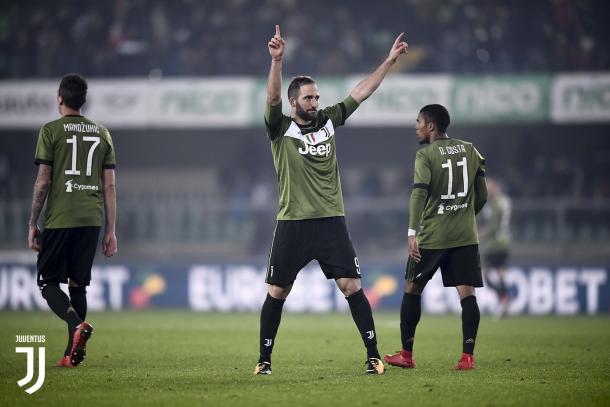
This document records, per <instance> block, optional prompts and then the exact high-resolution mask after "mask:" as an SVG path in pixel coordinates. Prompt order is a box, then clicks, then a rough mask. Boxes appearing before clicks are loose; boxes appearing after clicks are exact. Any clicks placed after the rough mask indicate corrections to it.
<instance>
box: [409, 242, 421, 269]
mask: <svg viewBox="0 0 610 407" xmlns="http://www.w3.org/2000/svg"><path fill="white" fill-rule="evenodd" d="M409 257H412V258H413V260H414V261H415V263H419V262H420V260H421V254H420V253H419V243H417V237H415V236H409Z"/></svg>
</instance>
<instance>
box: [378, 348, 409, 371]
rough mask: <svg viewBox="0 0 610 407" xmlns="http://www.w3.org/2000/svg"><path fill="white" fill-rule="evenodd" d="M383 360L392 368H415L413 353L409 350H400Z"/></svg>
mask: <svg viewBox="0 0 610 407" xmlns="http://www.w3.org/2000/svg"><path fill="white" fill-rule="evenodd" d="M383 360H385V361H386V362H388V364H390V365H392V366H398V367H405V368H407V369H412V368H414V367H415V359H413V352H412V351H408V350H400V351H398V352H396V353H395V354H393V355H385V356H384V357H383Z"/></svg>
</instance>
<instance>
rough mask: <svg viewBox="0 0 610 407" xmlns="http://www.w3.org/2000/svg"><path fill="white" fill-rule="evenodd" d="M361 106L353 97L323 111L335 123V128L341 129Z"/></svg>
mask: <svg viewBox="0 0 610 407" xmlns="http://www.w3.org/2000/svg"><path fill="white" fill-rule="evenodd" d="M358 106H359V104H358V102H356V101H355V100H354V98H353V97H351V96H348V97H346V98H345V100H344V101H343V102H339V103H337V104H336V105H333V106H329V107H327V108H325V109H324V110H323V112H324V113H325V114H326V115H327V116H328V118H329V119H330V120H331V121H332V122H333V126H334V127H339V126H342V125H344V124H345V121H346V120H347V118H348V117H350V115H351V114H352V113H354V111H355V110H356V109H357V108H358Z"/></svg>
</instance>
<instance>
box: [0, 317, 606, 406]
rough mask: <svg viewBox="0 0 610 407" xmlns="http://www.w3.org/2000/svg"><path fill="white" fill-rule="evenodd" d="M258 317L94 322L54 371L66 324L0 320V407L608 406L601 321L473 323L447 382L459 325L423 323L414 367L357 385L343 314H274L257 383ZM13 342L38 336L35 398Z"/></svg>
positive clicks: (383, 346) (360, 366)
mask: <svg viewBox="0 0 610 407" xmlns="http://www.w3.org/2000/svg"><path fill="white" fill-rule="evenodd" d="M375 317H376V324H377V332H378V337H379V350H380V351H381V352H382V353H390V352H393V351H395V350H397V349H399V348H400V337H399V328H398V326H399V321H398V312H392V313H379V312H377V313H375ZM258 318H259V316H258V314H201V313H191V312H187V311H156V312H152V311H146V312H120V313H118V312H107V313H91V314H90V316H89V318H88V319H89V320H90V321H91V322H92V324H93V325H94V328H95V333H94V336H93V338H92V339H91V341H90V342H89V345H88V348H87V349H88V352H87V353H88V355H87V359H86V360H85V362H84V363H83V365H81V366H79V367H78V368H76V369H60V368H54V367H52V366H53V364H54V363H55V361H56V360H57V359H59V357H60V355H61V354H62V352H63V349H64V346H65V335H66V333H65V327H64V325H63V322H61V321H60V320H58V319H57V317H55V316H54V315H53V314H51V313H43V312H0V326H1V331H0V332H1V333H0V347H1V349H2V350H1V352H0V405H1V406H18V405H44V406H49V407H50V406H62V407H65V406H72V405H77V404H78V405H83V406H87V407H90V406H98V405H101V406H113V407H117V406H126V405H129V406H132V405H133V406H150V405H155V406H172V407H176V406H316V407H320V406H350V407H352V406H398V405H400V406H420V405H436V406H438V405H464V406H480V405H484V406H500V405H570V406H574V405H583V406H584V405H586V406H591V405H600V406H601V405H605V406H607V405H610V349H609V345H610V319H609V318H607V317H577V318H576V317H573V318H560V317H518V318H512V319H507V320H503V321H494V320H492V319H491V318H490V317H483V319H482V320H481V325H480V328H479V335H478V341H477V342H478V343H477V347H476V354H475V355H476V363H477V369H476V370H474V371H469V372H456V371H452V370H451V368H452V366H453V365H454V364H455V362H456V361H457V359H458V357H459V355H460V352H461V345H460V342H461V322H460V318H459V315H452V316H443V317H438V316H428V315H423V316H422V320H421V322H420V324H419V326H418V329H417V336H416V342H415V358H416V361H417V368H415V369H412V370H406V369H405V370H403V369H399V368H394V367H387V372H386V374H385V375H383V376H373V377H371V376H365V375H364V374H363V372H364V361H365V353H364V348H363V346H362V342H361V340H360V338H359V336H358V334H357V332H356V328H355V326H354V323H353V322H352V320H351V317H350V315H349V314H325V315H315V314H284V316H283V320H282V324H281V326H280V331H279V334H278V337H277V339H276V342H277V344H276V346H275V351H274V354H273V374H272V375H271V376H254V375H253V374H252V371H253V368H254V365H255V364H256V361H257V358H258ZM17 334H30V335H45V336H46V343H45V344H44V346H45V347H46V353H47V357H46V366H47V372H46V380H45V383H44V385H43V387H42V388H41V389H40V390H39V391H38V392H36V393H34V394H33V395H28V394H26V393H25V392H24V390H23V389H22V388H20V387H18V386H17V384H16V382H17V380H19V379H21V378H22V377H23V376H24V375H25V355H24V354H17V353H15V347H16V346H24V345H23V344H16V343H15V335H17ZM35 346H36V345H35ZM32 383H33V381H32ZM26 387H27V386H26Z"/></svg>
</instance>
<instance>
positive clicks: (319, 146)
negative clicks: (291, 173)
mask: <svg viewBox="0 0 610 407" xmlns="http://www.w3.org/2000/svg"><path fill="white" fill-rule="evenodd" d="M334 135H335V128H334V126H333V122H332V121H331V120H330V119H328V120H327V121H326V123H325V124H324V126H323V127H321V128H320V129H319V130H318V131H313V132H311V133H307V134H303V133H301V129H300V128H299V126H297V124H296V123H295V122H292V123H291V124H290V127H289V128H288V130H286V133H284V136H285V137H291V138H295V139H298V140H301V141H302V142H303V147H299V149H298V150H299V154H301V155H308V154H309V155H312V156H324V157H328V156H329V155H330V154H331V153H332V147H331V143H326V141H327V140H329V139H330V138H331V137H333V136H334Z"/></svg>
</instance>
